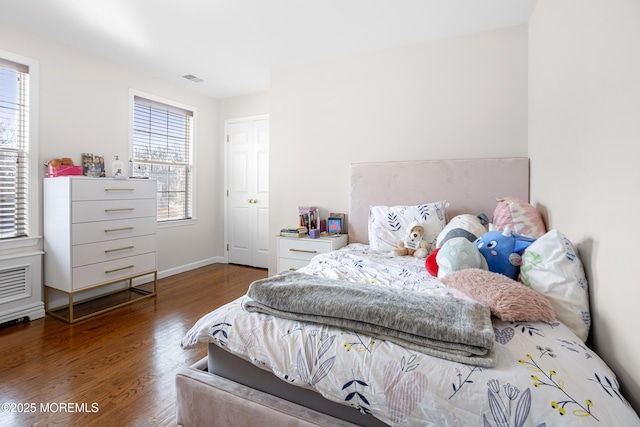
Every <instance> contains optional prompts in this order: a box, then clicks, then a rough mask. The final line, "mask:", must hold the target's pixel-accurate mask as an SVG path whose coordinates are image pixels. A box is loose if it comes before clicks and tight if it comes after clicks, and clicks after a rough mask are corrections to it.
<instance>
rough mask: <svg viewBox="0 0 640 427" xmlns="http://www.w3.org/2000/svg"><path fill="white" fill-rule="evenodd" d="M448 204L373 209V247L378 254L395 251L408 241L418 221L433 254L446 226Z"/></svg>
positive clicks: (371, 213) (371, 237)
mask: <svg viewBox="0 0 640 427" xmlns="http://www.w3.org/2000/svg"><path fill="white" fill-rule="evenodd" d="M445 209H446V203H445V202H444V201H440V202H432V203H425V204H422V205H416V206H404V205H403V206H372V207H371V208H370V209H369V245H370V247H371V249H373V250H377V251H391V250H393V248H395V247H396V245H397V243H398V240H402V239H403V238H404V237H406V234H407V230H408V229H409V227H410V225H411V224H412V223H413V222H414V221H417V222H418V223H420V225H422V226H423V227H424V237H423V240H425V241H426V242H427V243H428V244H429V246H428V248H427V251H428V252H431V251H432V250H433V249H434V248H435V246H436V239H437V238H438V235H439V234H440V232H441V231H442V229H443V228H444V226H445V225H446V224H445V223H446V220H445Z"/></svg>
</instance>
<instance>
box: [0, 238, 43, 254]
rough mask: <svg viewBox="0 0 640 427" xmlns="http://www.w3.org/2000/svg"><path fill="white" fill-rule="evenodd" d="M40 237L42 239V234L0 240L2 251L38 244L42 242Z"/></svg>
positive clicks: (0, 249)
mask: <svg viewBox="0 0 640 427" xmlns="http://www.w3.org/2000/svg"><path fill="white" fill-rule="evenodd" d="M40 239H42V237H41V236H38V237H19V238H16V239H7V240H0V251H4V250H9V249H17V248H28V247H33V246H38V245H39V244H40Z"/></svg>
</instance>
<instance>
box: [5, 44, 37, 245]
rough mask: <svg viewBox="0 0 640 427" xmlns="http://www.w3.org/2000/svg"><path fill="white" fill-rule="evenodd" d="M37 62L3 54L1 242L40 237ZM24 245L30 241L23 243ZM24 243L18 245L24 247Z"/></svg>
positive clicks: (7, 242)
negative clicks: (32, 213) (38, 212)
mask: <svg viewBox="0 0 640 427" xmlns="http://www.w3.org/2000/svg"><path fill="white" fill-rule="evenodd" d="M36 82H37V61H33V60H30V59H28V58H22V57H20V56H17V55H13V54H11V53H9V52H4V51H0V242H2V248H6V247H8V246H11V243H14V244H15V243H17V242H16V241H20V240H22V241H25V239H24V238H27V237H33V238H37V223H38V221H39V220H38V218H37V217H36V218H32V217H31V215H30V210H31V211H32V212H37V205H36V204H37V202H35V201H34V200H37V182H38V179H37V176H38V171H37V166H36V164H37V147H36V144H35V140H36V138H34V136H33V134H37V132H34V131H33V129H37V126H36V123H35V120H34V118H33V117H32V114H31V111H32V109H33V110H35V111H37V108H36V106H35V105H34V104H35V101H34V99H36V98H35V97H33V96H32V95H35V93H33V94H32V92H37V90H34V87H35V86H36V85H35V83H36ZM24 243H25V245H26V244H27V242H26V241H25V242H24ZM21 245H22V244H17V246H21Z"/></svg>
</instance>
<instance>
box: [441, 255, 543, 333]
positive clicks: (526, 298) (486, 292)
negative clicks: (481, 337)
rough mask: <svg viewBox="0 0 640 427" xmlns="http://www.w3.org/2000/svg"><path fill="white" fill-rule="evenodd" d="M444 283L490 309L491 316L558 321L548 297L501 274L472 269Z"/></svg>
mask: <svg viewBox="0 0 640 427" xmlns="http://www.w3.org/2000/svg"><path fill="white" fill-rule="evenodd" d="M440 281H441V282H442V283H444V284H445V285H447V286H449V287H451V288H454V289H457V290H459V291H460V292H462V293H464V294H466V295H467V296H469V297H471V298H473V299H474V300H476V301H478V302H480V303H482V304H485V305H487V306H489V308H490V309H491V313H492V314H493V315H494V316H496V317H498V318H499V319H501V320H505V321H526V322H535V321H537V320H544V321H545V322H553V321H554V320H555V316H554V313H553V308H552V307H551V304H550V303H549V301H547V299H546V298H545V297H544V296H542V295H540V294H539V293H537V292H536V291H534V290H532V289H529V288H527V287H526V286H524V285H523V284H522V283H520V282H516V281H515V280H513V279H510V278H508V277H507V276H504V275H502V274H500V273H494V272H492V271H487V270H481V269H479V268H468V269H466V270H459V271H456V272H454V273H451V274H448V275H446V276H445V277H442V278H441V279H440Z"/></svg>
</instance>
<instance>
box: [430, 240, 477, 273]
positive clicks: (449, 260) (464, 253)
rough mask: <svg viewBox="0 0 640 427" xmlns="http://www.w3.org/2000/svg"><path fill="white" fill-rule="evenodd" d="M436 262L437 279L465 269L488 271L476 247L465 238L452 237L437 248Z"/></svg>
mask: <svg viewBox="0 0 640 427" xmlns="http://www.w3.org/2000/svg"><path fill="white" fill-rule="evenodd" d="M436 260H437V264H438V271H437V272H436V274H435V276H437V277H444V276H446V275H447V274H451V273H455V272H456V271H460V270H465V269H467V268H479V269H482V270H487V269H488V266H487V260H486V259H485V258H484V257H483V256H482V254H481V253H480V251H479V250H478V247H477V246H476V245H474V244H473V243H472V242H470V241H469V240H468V239H467V238H466V237H453V238H451V239H449V240H447V241H446V242H445V243H444V245H442V247H441V248H439V250H438V254H437V256H436ZM427 271H428V270H427ZM430 274H432V273H430ZM432 275H433V274H432Z"/></svg>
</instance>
